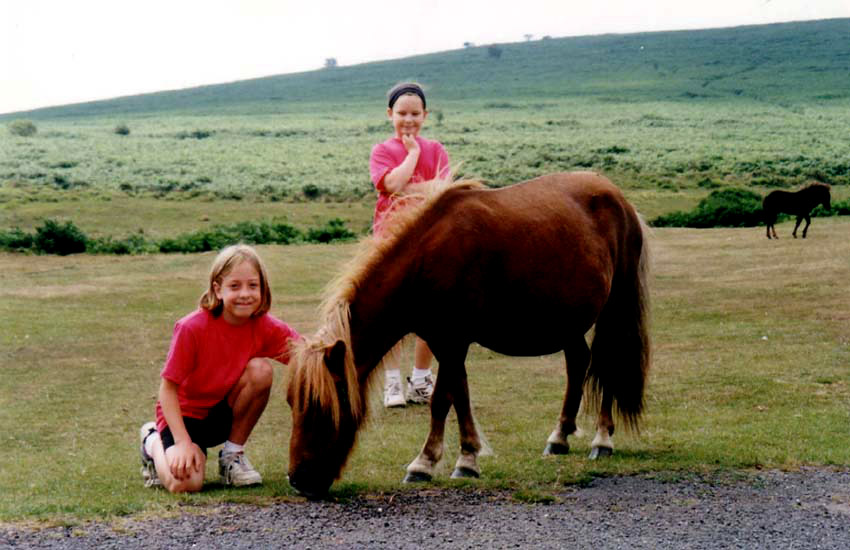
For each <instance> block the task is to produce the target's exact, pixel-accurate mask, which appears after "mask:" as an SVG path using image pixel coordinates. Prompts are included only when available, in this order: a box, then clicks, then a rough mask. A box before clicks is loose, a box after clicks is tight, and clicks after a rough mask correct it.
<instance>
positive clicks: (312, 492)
mask: <svg viewBox="0 0 850 550" xmlns="http://www.w3.org/2000/svg"><path fill="white" fill-rule="evenodd" d="M286 477H287V479H288V481H289V485H291V486H292V488H293V489H295V490H296V491H297V492H298V494H300V495H301V496H303V497H306V498H307V499H309V500H321V499H323V498H325V497H326V496H327V495H328V489H330V488H331V484H330V483H327V484H325V483H315V482H313V483H308V482H307V479H306V478H305V476H303V475H298V474H297V473H290V474H289V475H288V476H286Z"/></svg>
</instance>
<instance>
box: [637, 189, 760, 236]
mask: <svg viewBox="0 0 850 550" xmlns="http://www.w3.org/2000/svg"><path fill="white" fill-rule="evenodd" d="M761 203H762V197H761V195H759V194H758V193H754V192H752V191H749V190H747V189H736V188H729V189H720V190H717V191H712V192H711V194H710V195H709V196H707V197H706V198H704V199H703V200H701V201H700V202H699V204H698V205H697V207H696V208H695V209H694V210H692V211H691V212H673V213H670V214H665V215H663V216H659V217H657V218H655V219H654V220H651V221H650V224H651V225H653V226H655V227H699V228H705V227H754V226H756V225H759V224H760V223H762V221H763V216H762V209H761Z"/></svg>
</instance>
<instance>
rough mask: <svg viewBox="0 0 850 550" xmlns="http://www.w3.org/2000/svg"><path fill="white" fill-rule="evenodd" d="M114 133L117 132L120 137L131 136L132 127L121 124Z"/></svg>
mask: <svg viewBox="0 0 850 550" xmlns="http://www.w3.org/2000/svg"><path fill="white" fill-rule="evenodd" d="M113 132H115V133H116V134H118V135H119V136H129V135H130V127H129V126H127V125H126V124H119V125H118V126H116V127H115V129H114V130H113Z"/></svg>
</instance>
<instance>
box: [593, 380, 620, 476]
mask: <svg viewBox="0 0 850 550" xmlns="http://www.w3.org/2000/svg"><path fill="white" fill-rule="evenodd" d="M613 404H614V399H613V397H612V395H611V392H610V391H603V392H602V406H601V407H600V408H599V420H597V422H596V437H594V438H593V441H592V442H591V444H590V457H589V458H590V459H591V460H596V459H597V458H600V457H604V456H611V455H612V454H614V443H613V441H611V436H612V435H614V416H613V414H612V406H613Z"/></svg>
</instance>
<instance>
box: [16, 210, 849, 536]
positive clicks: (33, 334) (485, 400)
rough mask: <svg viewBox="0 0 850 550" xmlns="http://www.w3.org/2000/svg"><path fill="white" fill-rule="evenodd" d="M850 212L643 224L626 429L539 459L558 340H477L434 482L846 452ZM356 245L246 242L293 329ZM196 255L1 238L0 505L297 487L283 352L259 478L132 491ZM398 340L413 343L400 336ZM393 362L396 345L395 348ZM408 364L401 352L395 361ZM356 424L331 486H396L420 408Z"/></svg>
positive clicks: (46, 516)
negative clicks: (643, 409)
mask: <svg viewBox="0 0 850 550" xmlns="http://www.w3.org/2000/svg"><path fill="white" fill-rule="evenodd" d="M848 230H850V222H848V221H846V220H843V219H841V218H829V219H818V220H816V221H815V223H814V224H813V226H812V229H811V232H810V237H809V239H806V240H805V241H803V240H802V239H797V240H795V239H791V238H787V237H788V233H789V232H790V224H788V223H785V224H781V225H780V227H779V228H778V231H779V233H780V236H781V237H782V238H781V239H780V240H779V241H773V242H768V241H767V239H766V238H764V236H763V234H762V231H761V230H760V229H758V228H749V229H712V230H699V231H697V230H680V229H659V230H656V231H655V235H654V238H653V244H654V250H655V262H654V263H655V266H654V273H655V276H654V285H653V300H654V315H653V336H654V344H655V345H654V351H655V356H654V365H653V370H652V374H651V380H650V384H649V388H648V393H647V398H648V403H647V405H648V406H647V414H646V417H645V419H644V423H643V428H642V431H641V433H640V434H639V435H637V434H629V433H624V432H618V433H617V435H616V436H615V445H616V454H615V456H614V457H613V458H612V459H611V460H604V461H596V462H591V461H588V460H587V459H586V455H587V453H588V451H589V442H590V438H591V436H592V431H593V418H591V417H586V418H584V419H583V420H582V422H581V424H582V426H583V428H584V429H585V431H586V432H588V436H587V437H585V438H580V439H576V440H574V441H573V452H572V454H570V455H568V456H565V457H547V458H544V457H542V456H541V452H542V449H543V446H544V444H545V440H546V437H547V436H548V434H549V432H550V431H551V429H552V428H553V427H554V423H555V420H556V418H557V415H558V413H559V410H560V403H561V399H562V397H563V385H564V379H565V377H564V368H563V364H562V358H561V357H560V356H547V357H541V358H509V357H504V356H500V355H497V354H494V353H492V352H490V351H488V350H485V349H481V348H478V347H474V348H473V350H472V352H471V354H470V358H469V362H468V363H469V376H470V388H471V391H472V399H473V404H474V407H475V411H476V414H477V419H478V422H479V424H480V426H481V428H482V430H483V433H484V435H485V436H486V438H487V440H488V442H489V444H490V445H491V447H492V448H493V451H494V453H493V455H492V456H484V457H482V458H481V460H480V464H481V467H482V478H481V479H480V480H478V481H473V482H468V481H467V482H455V481H451V480H449V479H448V475H449V473H450V469H451V466H452V464H453V463H454V460H455V459H456V457H457V452H458V445H459V444H458V438H457V426H456V421H455V420H454V415H450V422H449V427H448V429H447V451H446V456H445V458H444V461H443V463H441V466H440V468H438V473H437V477H436V481H435V482H434V485H435V486H438V487H450V486H472V487H483V488H503V489H509V490H513V491H515V492H516V495H517V497H516V498H517V499H519V500H525V501H545V500H547V499H548V498H549V497H548V496H547V495H549V494H551V492H552V491H556V490H558V488H560V487H563V486H564V484H570V483H583V482H585V481H586V480H587V479H589V478H591V477H594V476H599V475H610V474H628V473H635V472H654V471H659V472H667V471H674V472H675V471H681V472H705V471H713V470H727V471H729V470H731V471H735V470H740V469H750V468H795V467H798V466H800V465H803V464H819V465H838V466H845V467H846V466H847V465H848V464H850V434H848V432H847V430H845V429H843V426H846V423H847V421H848V412H847V411H848V404H850V403H848V401H850V375H848V374H847V371H846V365H847V363H848V360H850V347H848V345H850V344H848V343H849V342H850V333H848V329H847V319H846V315H845V314H844V313H842V312H846V311H848V310H850V299H848V297H847V294H846V292H844V288H846V285H845V284H844V283H845V282H846V280H847V277H848V274H850V273H848V272H850V267H848V265H847V262H846V258H847V257H848V254H850V244H848V241H847V239H846V238H845V235H846V233H847V231H848ZM353 250H354V248H353V245H330V246H322V245H299V246H288V247H278V246H266V247H261V252H262V254H263V256H264V257H265V258H266V259H267V261H268V263H269V268H270V272H271V274H272V287H273V291H274V298H275V301H274V306H273V311H274V312H275V313H276V314H278V315H280V316H281V317H283V318H284V319H286V320H288V321H289V322H291V323H292V324H293V325H294V326H295V327H296V328H297V329H298V330H299V331H301V332H304V333H310V332H312V331H313V330H315V329H316V328H317V326H316V319H317V315H316V311H315V310H316V307H317V305H318V301H319V299H320V294H321V289H322V288H323V286H324V285H325V284H326V283H327V281H328V280H330V279H331V278H332V277H333V275H334V274H335V273H336V272H337V271H338V269H339V267H340V265H341V264H342V263H343V262H344V261H346V260H347V258H348V257H350V255H351V254H352V253H353ZM211 259H212V255H211V254H197V255H181V256H171V255H168V256H165V255H148V256H137V257H118V258H116V257H101V256H89V255H77V256H69V257H61V258H60V257H50V256H22V255H14V254H0V268H2V271H3V273H4V286H3V289H2V290H0V298H2V300H0V349H2V350H4V351H3V354H2V356H0V357H2V370H3V382H2V391H0V426H2V434H3V435H2V445H0V463H2V464H3V465H4V467H3V469H2V470H0V489H2V492H3V494H4V495H6V498H4V499H3V503H2V504H0V521H2V522H10V521H11V522H17V521H29V520H39V521H50V522H70V523H74V522H77V521H80V520H83V519H87V518H97V517H114V516H116V515H124V514H130V513H141V512H154V513H168V511H169V510H171V509H172V508H174V507H175V506H178V505H180V504H181V503H182V504H187V503H189V504H200V505H202V504H205V503H215V502H220V501H234V500H235V501H247V502H258V503H262V502H266V501H268V500H269V499H277V498H294V497H295V494H294V493H293V491H292V490H291V489H290V488H289V486H288V485H287V483H286V478H285V474H286V469H287V462H288V454H287V444H288V436H289V411H288V408H287V406H286V404H285V400H284V399H283V393H282V392H283V389H282V384H283V383H284V381H285V379H286V369H285V367H283V366H281V367H279V369H278V371H277V373H276V374H277V381H276V387H275V390H274V398H273V399H272V402H271V404H270V405H269V408H268V409H267V411H266V413H265V415H264V416H263V418H262V419H261V421H260V424H259V425H258V427H257V429H256V431H255V433H254V434H253V436H252V440H251V442H250V452H251V458H252V460H253V461H254V463H255V465H256V466H257V467H258V468H259V469H260V470H261V471H262V473H263V474H264V477H265V479H266V483H265V485H264V486H263V487H262V488H255V489H243V490H225V489H222V488H221V487H220V486H218V485H217V484H216V483H215V481H214V480H215V479H216V476H215V474H214V466H215V460H211V461H210V462H211V464H210V466H209V470H208V478H209V479H210V485H209V487H208V488H207V489H206V490H205V491H203V492H202V493H201V494H198V495H192V496H181V497H174V496H170V495H167V494H165V493H164V492H163V491H151V490H145V489H143V488H142V487H141V478H140V476H139V473H138V456H137V453H138V451H137V437H138V436H137V430H138V427H139V426H140V425H141V424H142V423H143V422H144V421H146V420H148V419H149V418H151V416H152V413H153V406H154V403H155V393H156V387H157V381H158V372H159V369H160V368H161V365H162V362H163V360H164V358H165V353H166V351H167V348H168V342H169V337H170V332H171V326H172V324H173V322H174V320H175V319H177V318H178V317H180V316H181V315H183V314H184V313H186V312H187V311H189V310H191V309H192V308H193V307H194V306H195V303H196V299H197V297H198V295H199V294H200V292H201V290H202V286H203V280H204V277H205V276H206V270H207V269H208V264H209V262H210V261H211ZM408 354H409V352H408ZM408 359H409V357H408ZM407 362H410V361H409V360H408V361H407ZM379 397H380V396H379V395H376V396H374V402H373V407H372V416H371V420H370V421H369V423H368V424H367V426H366V428H365V430H364V431H363V432H362V433H361V438H360V441H359V445H358V447H357V448H356V450H355V452H354V454H353V455H352V457H351V460H350V463H349V466H348V469H347V470H346V471H345V474H344V477H343V479H342V481H341V482H339V483H337V484H336V485H335V486H334V488H333V491H332V494H335V495H339V496H340V497H341V498H344V497H345V495H348V494H351V493H352V492H359V491H402V490H406V487H405V486H403V485H402V484H401V483H400V481H401V478H402V477H403V475H404V467H405V465H406V464H407V462H409V461H410V460H412V459H413V458H414V456H415V455H416V453H417V452H418V450H419V448H420V446H421V444H422V442H423V440H424V437H425V435H426V433H427V429H428V419H427V415H428V413H427V409H426V408H424V407H416V408H406V409H402V410H390V411H387V410H384V409H383V408H382V407H380V405H379Z"/></svg>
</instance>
